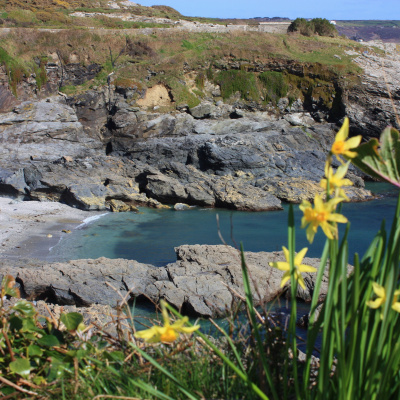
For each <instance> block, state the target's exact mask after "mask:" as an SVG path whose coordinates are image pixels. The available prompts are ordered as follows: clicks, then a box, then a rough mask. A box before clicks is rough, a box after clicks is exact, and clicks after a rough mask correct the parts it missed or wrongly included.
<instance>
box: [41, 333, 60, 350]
mask: <svg viewBox="0 0 400 400" xmlns="http://www.w3.org/2000/svg"><path fill="white" fill-rule="evenodd" d="M37 343H38V344H40V345H41V346H47V347H52V346H58V345H59V344H60V342H59V341H58V339H57V338H56V337H55V336H54V335H45V336H43V337H41V338H40V339H38V341H37Z"/></svg>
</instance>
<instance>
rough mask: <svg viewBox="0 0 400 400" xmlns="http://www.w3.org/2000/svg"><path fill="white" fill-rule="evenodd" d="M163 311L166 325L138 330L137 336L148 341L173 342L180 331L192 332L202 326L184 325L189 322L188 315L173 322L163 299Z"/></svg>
mask: <svg viewBox="0 0 400 400" xmlns="http://www.w3.org/2000/svg"><path fill="white" fill-rule="evenodd" d="M161 312H162V316H163V320H164V326H158V325H155V326H152V327H151V328H150V329H145V330H143V331H139V332H136V334H135V337H137V338H139V339H144V340H145V341H146V342H148V343H158V342H167V343H171V342H173V341H175V340H176V339H177V338H178V336H179V334H180V333H192V332H194V331H196V330H197V329H199V328H200V325H195V326H192V327H184V325H185V324H186V323H187V322H188V317H183V318H181V319H179V320H177V321H175V322H174V323H173V324H171V321H170V319H169V316H168V311H167V309H166V307H165V303H164V302H163V301H161Z"/></svg>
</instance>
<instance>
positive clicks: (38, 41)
mask: <svg viewBox="0 0 400 400" xmlns="http://www.w3.org/2000/svg"><path fill="white" fill-rule="evenodd" d="M0 49H1V52H0V62H1V63H2V64H3V65H5V66H6V68H7V70H8V71H10V73H9V76H10V83H11V86H12V87H15V85H17V84H18V82H19V81H20V80H21V79H22V78H23V77H24V76H25V77H26V76H29V75H30V74H34V76H35V77H36V80H37V81H38V82H39V83H40V82H41V81H42V80H43V68H44V64H45V63H46V62H48V61H49V62H57V63H59V61H60V59H61V60H62V63H63V64H68V63H70V62H75V63H80V64H82V65H89V64H92V63H97V64H100V65H101V66H102V71H101V72H100V73H99V74H98V76H97V78H96V79H95V80H93V81H89V82H86V83H85V84H84V85H81V86H73V87H65V88H63V90H64V91H65V92H66V93H67V94H76V93H79V92H83V91H85V90H87V89H88V88H90V87H94V86H102V85H105V84H106V80H107V75H108V74H109V73H111V72H114V74H113V79H114V82H115V84H116V85H119V86H125V87H135V86H136V87H141V88H145V87H152V86H154V85H156V84H163V85H165V86H166V87H167V88H168V89H169V90H170V93H171V96H172V98H173V101H174V103H173V104H174V105H173V107H177V106H179V105H182V104H189V105H191V106H193V105H196V104H198V103H199V102H200V101H201V99H203V98H205V97H207V90H209V89H207V87H205V86H207V84H208V85H209V84H211V85H217V86H218V87H219V88H220V90H221V97H222V98H223V99H224V101H228V102H229V101H234V100H232V99H231V100H230V98H231V97H232V98H235V94H237V93H239V94H240V97H241V98H242V99H243V100H244V101H248V102H252V101H253V102H257V103H263V104H267V103H269V102H270V101H272V103H276V102H277V101H278V100H279V98H280V97H283V96H287V97H289V98H290V99H293V100H294V99H296V98H302V99H305V98H307V97H308V98H311V97H312V98H316V99H320V101H321V102H322V103H323V104H324V105H325V106H326V107H327V108H329V109H331V108H332V107H334V104H333V98H332V96H331V95H332V93H334V92H335V90H336V89H335V87H336V86H337V85H336V84H337V82H338V81H339V80H343V79H345V80H347V81H348V83H349V84H354V83H356V82H357V80H358V78H357V75H358V74H359V70H358V68H357V67H356V66H355V65H354V64H353V63H352V62H351V60H352V57H351V56H349V55H347V54H346V53H345V51H346V50H358V51H362V46H361V45H360V44H358V43H355V42H351V41H348V40H345V39H343V38H323V37H303V36H299V35H275V34H268V33H258V32H248V33H243V32H242V33H230V34H217V33H189V32H182V31H161V32H159V33H157V34H152V35H148V36H145V35H126V34H124V31H112V32H109V31H107V30H103V31H98V32H96V31H94V32H93V31H87V30H76V29H75V30H63V31H60V32H58V33H57V34H54V33H50V32H40V31H34V30H16V31H14V32H13V33H11V34H9V35H8V36H3V37H2V38H1V39H0ZM38 60H40V63H39V61H38ZM268 74H270V75H268ZM271 74H272V75H271Z"/></svg>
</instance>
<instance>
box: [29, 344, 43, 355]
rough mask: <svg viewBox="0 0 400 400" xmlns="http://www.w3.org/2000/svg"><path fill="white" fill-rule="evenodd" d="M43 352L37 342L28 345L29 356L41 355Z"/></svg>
mask: <svg viewBox="0 0 400 400" xmlns="http://www.w3.org/2000/svg"><path fill="white" fill-rule="evenodd" d="M42 354H43V350H42V349H41V348H40V347H39V346H36V345H35V344H31V345H30V346H28V355H29V357H40V356H41V355H42Z"/></svg>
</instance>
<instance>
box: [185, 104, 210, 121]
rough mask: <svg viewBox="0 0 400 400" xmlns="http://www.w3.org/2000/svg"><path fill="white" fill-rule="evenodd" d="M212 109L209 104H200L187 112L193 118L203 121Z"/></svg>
mask: <svg viewBox="0 0 400 400" xmlns="http://www.w3.org/2000/svg"><path fill="white" fill-rule="evenodd" d="M214 107H215V106H214V105H213V104H211V103H201V104H199V105H198V106H196V107H191V108H189V112H190V114H191V115H192V117H193V118H196V119H203V118H207V117H209V116H210V115H211V113H212V112H213V109H214Z"/></svg>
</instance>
